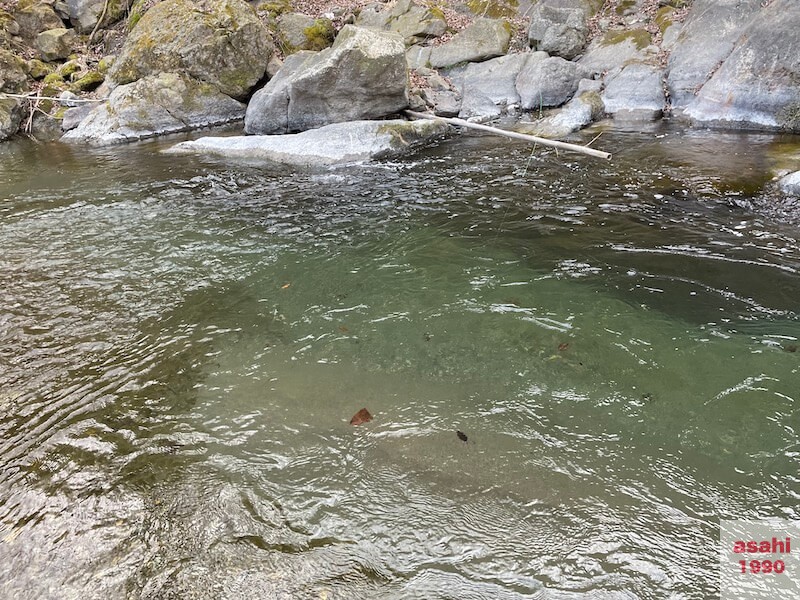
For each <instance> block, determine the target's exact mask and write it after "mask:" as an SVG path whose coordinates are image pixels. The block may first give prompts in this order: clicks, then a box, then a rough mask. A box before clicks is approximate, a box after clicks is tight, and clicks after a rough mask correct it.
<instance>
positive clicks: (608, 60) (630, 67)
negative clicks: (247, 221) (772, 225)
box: [0, 0, 800, 194]
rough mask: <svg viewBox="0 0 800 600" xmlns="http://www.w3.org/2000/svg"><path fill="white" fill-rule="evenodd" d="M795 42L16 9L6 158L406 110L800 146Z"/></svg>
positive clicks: (614, 9) (483, 21)
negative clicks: (43, 146)
mask: <svg viewBox="0 0 800 600" xmlns="http://www.w3.org/2000/svg"><path fill="white" fill-rule="evenodd" d="M797 23H800V4H798V3H797V2H795V1H794V0H693V1H690V0H606V1H603V0H538V1H535V2H533V3H530V2H522V3H518V1H517V0H470V1H468V2H466V3H460V2H454V1H448V2H434V1H429V0H394V1H391V2H386V3H367V2H365V1H363V0H330V1H326V0H315V1H307V0H295V2H291V0H272V1H259V2H250V3H247V2H245V1H244V0H163V1H160V2H159V1H156V0H66V1H61V0H20V1H18V2H8V1H4V2H0V28H1V29H0V92H2V93H4V94H5V95H3V96H0V139H7V138H9V137H11V136H13V135H15V134H16V133H17V132H19V131H23V132H26V133H28V134H30V135H34V136H36V137H39V138H45V139H54V138H58V137H61V136H62V134H63V139H64V140H65V141H69V142H73V143H74V142H82V143H90V144H108V143H118V142H125V141H131V140H138V139H142V138H147V137H153V136H157V135H162V134H165V133H172V132H177V131H187V130H192V129H198V128H203V127H208V126H211V125H217V124H223V123H231V122H236V121H243V122H244V133H246V134H250V135H254V134H255V135H273V136H274V135H280V134H292V133H297V132H302V131H306V130H309V129H316V128H320V127H323V126H326V125H330V124H333V123H346V122H358V121H363V120H370V119H385V118H391V117H396V116H397V115H399V114H400V113H401V112H402V110H403V109H405V108H412V109H414V110H418V111H422V110H428V111H431V112H433V113H435V114H438V115H441V116H459V117H461V118H464V119H475V120H481V121H486V120H491V119H494V118H498V117H503V116H513V117H515V118H516V121H517V125H516V128H518V129H520V130H523V131H526V132H529V133H535V134H539V135H544V136H550V137H561V136H564V135H567V134H569V133H571V132H573V131H575V130H577V129H580V128H582V127H586V126H587V125H589V124H591V123H593V122H595V121H598V120H600V119H606V118H611V119H614V120H616V121H624V122H625V123H626V124H627V126H629V127H633V128H636V127H639V126H640V125H641V126H644V124H645V123H650V122H652V121H655V120H659V119H664V118H670V119H674V120H680V121H682V122H685V123H686V125H687V126H692V127H716V128H725V129H748V130H750V129H755V130H766V131H776V132H790V133H800V30H799V29H798V28H797V26H796V25H797ZM54 97H55V98H58V100H56V101H53V100H51V99H50V98H54ZM359 127H360V128H361V129H360V130H359V131H360V133H359V135H363V132H364V131H366V130H370V131H372V130H374V131H378V129H380V128H367V129H364V126H363V125H359ZM421 130H425V131H429V132H430V134H431V135H441V128H431V127H427V128H422V129H421ZM332 131H335V132H336V133H335V135H348V133H347V131H348V129H347V127H338V128H336V129H335V130H332ZM382 131H384V132H385V128H384V129H383V130H382ZM329 135H334V133H329ZM398 135H399V134H398ZM396 137H397V136H384V138H385V139H386V140H387V142H386V143H387V144H394V145H393V146H391V148H387V149H386V150H387V151H388V150H391V151H393V152H394V151H396V150H397V145H396V143H395V142H396ZM419 141H420V140H418V139H416V137H415V143H414V144H409V147H411V146H413V145H416V144H417V143H418V142H419ZM253 143H254V142H253V141H250V142H247V144H245V145H246V146H248V147H251V146H252V145H253ZM265 143H267V145H270V147H271V145H273V144H274V143H275V140H269V141H268V142H265ZM382 151H383V150H377V154H376V155H378V156H380V155H381V152H382ZM303 160H306V161H309V162H313V157H312V158H308V157H306V158H304V159H303ZM326 160H329V158H326V159H324V160H321V162H325V161H326ZM799 167H800V165H799ZM789 174H790V171H787V172H786V173H780V174H778V175H789ZM797 180H798V175H797V174H794V175H791V176H789V177H788V178H785V179H784V180H783V181H782V183H781V185H780V186H779V188H780V189H781V190H783V192H784V193H787V194H797V193H798V184H797V183H796V182H797Z"/></svg>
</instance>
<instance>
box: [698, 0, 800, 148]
mask: <svg viewBox="0 0 800 600" xmlns="http://www.w3.org/2000/svg"><path fill="white" fill-rule="evenodd" d="M798 24H800V3H798V2H795V1H794V0H775V1H774V2H773V3H771V4H769V5H768V6H767V7H766V8H764V9H762V10H761V11H759V13H758V14H757V16H756V17H755V18H754V19H753V20H752V21H751V23H750V25H748V27H746V28H745V30H744V31H743V33H742V36H741V37H740V38H739V40H738V41H737V43H736V46H735V47H734V50H733V52H731V54H730V56H729V57H728V58H727V59H726V60H725V62H724V63H722V66H721V67H720V68H719V69H718V70H717V71H716V72H715V73H714V75H713V76H712V77H711V79H710V80H709V81H708V83H706V84H705V85H704V86H703V87H702V88H701V90H700V93H699V94H698V95H697V97H696V98H695V99H694V100H693V101H692V102H691V103H690V104H689V106H687V107H686V109H685V111H684V114H685V115H686V116H688V117H689V118H690V119H691V120H692V121H693V122H694V123H698V124H702V125H711V126H722V127H726V128H746V129H750V128H755V129H781V130H786V131H793V132H800V27H798Z"/></svg>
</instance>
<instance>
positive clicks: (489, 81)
mask: <svg viewBox="0 0 800 600" xmlns="http://www.w3.org/2000/svg"><path fill="white" fill-rule="evenodd" d="M530 57H531V55H530V54H528V53H524V54H508V55H506V56H499V57H497V58H493V59H491V60H487V61H485V62H480V63H470V64H469V66H468V67H467V69H466V71H465V72H464V76H463V90H462V94H461V96H462V102H461V111H460V114H459V117H461V118H462V119H469V118H472V117H494V116H497V115H499V114H501V113H502V111H503V110H504V109H507V108H508V107H512V106H515V105H516V106H518V105H519V103H520V97H519V92H518V91H517V87H516V81H517V76H518V75H519V73H520V71H522V69H523V67H524V66H525V65H526V64H527V62H528V59H529V58H530Z"/></svg>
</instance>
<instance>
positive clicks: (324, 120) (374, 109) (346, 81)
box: [245, 25, 408, 134]
mask: <svg viewBox="0 0 800 600" xmlns="http://www.w3.org/2000/svg"><path fill="white" fill-rule="evenodd" d="M406 106H408V77H407V73H406V59H405V45H404V44H403V39H402V38H401V37H400V35H398V34H396V33H391V32H386V31H377V30H374V29H368V28H364V27H356V26H354V25H347V26H345V27H344V28H343V29H342V31H341V32H340V33H339V35H338V36H337V37H336V41H335V42H334V44H333V46H332V47H331V48H328V49H326V50H323V51H322V52H318V53H315V52H300V53H298V54H293V55H291V56H289V57H288V58H287V59H286V61H285V63H284V65H283V67H282V68H281V70H280V71H279V72H278V74H277V75H276V76H275V77H274V78H273V79H272V80H270V81H269V83H267V85H266V86H265V87H264V88H262V89H260V90H259V91H258V92H256V93H255V94H254V95H253V98H252V99H251V100H250V104H249V105H248V107H247V115H246V118H245V131H246V132H247V133H251V134H278V133H289V132H293V131H305V130H306V129H312V128H315V127H322V126H323V125H328V124H330V123H340V122H342V121H355V120H359V119H376V118H380V117H385V116H388V115H392V114H395V113H398V112H399V111H401V110H403V109H404V108H406Z"/></svg>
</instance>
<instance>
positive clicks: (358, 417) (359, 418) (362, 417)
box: [350, 408, 372, 425]
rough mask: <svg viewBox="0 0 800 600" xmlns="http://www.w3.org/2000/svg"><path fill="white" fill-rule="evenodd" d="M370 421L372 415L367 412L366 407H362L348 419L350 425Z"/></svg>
mask: <svg viewBox="0 0 800 600" xmlns="http://www.w3.org/2000/svg"><path fill="white" fill-rule="evenodd" d="M370 421H372V415H371V414H369V411H368V410H367V409H366V408H362V409H361V410H360V411H358V412H357V413H356V414H354V415H353V418H352V419H350V425H361V424H362V423H369V422H370Z"/></svg>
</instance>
